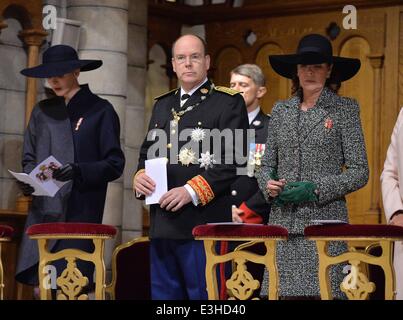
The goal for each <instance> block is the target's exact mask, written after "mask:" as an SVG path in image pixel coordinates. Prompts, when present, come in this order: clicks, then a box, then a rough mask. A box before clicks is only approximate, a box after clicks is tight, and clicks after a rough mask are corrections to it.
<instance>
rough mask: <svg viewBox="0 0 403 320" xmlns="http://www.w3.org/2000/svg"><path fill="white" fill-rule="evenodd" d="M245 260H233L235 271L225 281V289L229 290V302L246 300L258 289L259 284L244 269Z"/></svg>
mask: <svg viewBox="0 0 403 320" xmlns="http://www.w3.org/2000/svg"><path fill="white" fill-rule="evenodd" d="M245 263H246V260H245V259H235V264H236V269H235V271H234V272H233V273H232V275H231V278H230V279H228V280H227V282H226V284H227V288H228V289H230V290H231V293H232V297H233V298H231V299H230V300H235V298H236V299H238V300H247V299H249V298H250V297H251V296H252V294H253V292H254V291H255V290H256V289H258V288H260V283H259V281H258V280H255V279H254V278H253V276H252V275H251V274H250V273H249V272H248V270H247V268H246V265H245Z"/></svg>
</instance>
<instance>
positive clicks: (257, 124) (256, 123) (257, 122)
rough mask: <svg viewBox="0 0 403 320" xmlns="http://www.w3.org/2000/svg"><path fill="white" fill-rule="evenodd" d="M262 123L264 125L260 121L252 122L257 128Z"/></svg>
mask: <svg viewBox="0 0 403 320" xmlns="http://www.w3.org/2000/svg"><path fill="white" fill-rule="evenodd" d="M261 123H262V122H261V121H260V120H255V121H253V122H252V124H253V125H254V126H255V127H257V126H259V125H260V124H261Z"/></svg>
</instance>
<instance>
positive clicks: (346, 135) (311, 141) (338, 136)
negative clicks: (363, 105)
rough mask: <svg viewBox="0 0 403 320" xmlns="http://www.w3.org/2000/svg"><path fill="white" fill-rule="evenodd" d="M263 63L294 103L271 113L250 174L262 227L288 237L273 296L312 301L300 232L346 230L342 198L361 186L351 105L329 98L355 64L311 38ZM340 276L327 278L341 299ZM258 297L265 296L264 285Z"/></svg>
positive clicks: (311, 258) (307, 252)
mask: <svg viewBox="0 0 403 320" xmlns="http://www.w3.org/2000/svg"><path fill="white" fill-rule="evenodd" d="M269 59H270V64H271V66H272V67H273V69H274V70H275V71H276V72H277V73H278V74H280V75H282V76H284V77H286V78H289V79H293V80H294V82H293V83H294V95H293V96H292V97H291V98H290V99H288V100H285V101H279V102H277V103H276V104H275V105H274V107H273V111H272V118H271V122H270V124H269V130H268V132H269V134H268V139H267V146H266V150H267V152H266V153H265V155H264V159H263V162H262V167H261V169H260V170H259V171H258V172H257V174H256V175H257V179H258V182H259V187H260V189H261V190H262V191H263V193H264V195H265V197H266V200H267V201H268V202H269V203H271V204H272V207H271V208H272V209H271V212H270V217H269V224H278V225H282V226H283V227H286V228H287V229H288V231H289V234H290V236H289V240H288V241H280V242H281V243H279V244H278V252H277V256H278V258H277V261H278V267H279V275H280V286H279V290H280V292H279V294H280V296H282V297H284V298H295V297H298V298H308V297H319V295H320V294H319V281H318V258H317V253H316V247H315V244H314V242H313V241H307V240H305V239H304V235H303V234H304V228H305V227H306V226H308V225H310V224H312V223H313V222H312V220H329V219H330V220H343V221H346V222H347V221H348V213H347V206H346V199H345V195H346V194H348V193H350V192H353V191H355V190H357V189H359V188H361V187H363V186H364V185H365V184H366V183H367V181H368V174H369V170H368V162H367V155H366V149H365V143H364V136H363V132H362V127H361V121H360V115H359V106H358V103H357V101H355V100H354V99H351V98H344V97H340V96H338V95H337V94H336V93H335V92H334V91H333V90H332V88H333V86H334V85H335V84H336V87H337V84H338V83H340V82H342V81H345V80H347V79H350V78H351V77H353V76H354V75H355V74H356V73H357V72H358V70H359V68H360V61H359V60H358V59H349V58H341V57H334V56H333V54H332V45H331V43H330V41H329V40H328V39H327V38H325V37H323V36H321V35H318V34H310V35H307V36H305V37H303V38H302V39H301V40H300V42H299V45H298V49H297V53H296V54H291V55H275V56H270V57H269ZM329 250H330V252H333V253H339V252H344V251H345V250H346V246H345V245H344V244H340V243H334V244H332V246H331V247H330V248H329ZM344 276H345V274H343V273H342V266H339V267H334V268H332V270H331V272H330V278H331V280H332V289H333V296H334V297H336V298H343V297H344V294H343V293H342V292H341V291H340V283H341V282H342V280H343V277H344ZM265 280H266V281H268V275H267V273H266V275H265ZM262 295H267V282H265V281H264V283H263V284H262Z"/></svg>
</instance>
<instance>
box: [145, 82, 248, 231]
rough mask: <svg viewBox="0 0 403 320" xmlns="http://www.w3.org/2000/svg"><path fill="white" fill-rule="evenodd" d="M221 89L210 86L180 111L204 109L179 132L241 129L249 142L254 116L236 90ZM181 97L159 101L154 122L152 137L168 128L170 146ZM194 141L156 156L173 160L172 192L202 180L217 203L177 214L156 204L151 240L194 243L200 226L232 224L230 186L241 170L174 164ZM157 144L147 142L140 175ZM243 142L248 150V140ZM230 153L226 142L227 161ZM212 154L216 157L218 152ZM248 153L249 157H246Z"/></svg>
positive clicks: (193, 114) (175, 93)
mask: <svg viewBox="0 0 403 320" xmlns="http://www.w3.org/2000/svg"><path fill="white" fill-rule="evenodd" d="M216 89H217V88H215V89H211V83H210V82H209V81H207V82H206V83H204V84H203V85H202V87H200V88H199V89H198V90H197V91H196V92H195V93H194V94H193V95H192V96H191V97H190V98H189V99H188V101H186V103H185V105H184V106H183V107H182V108H181V109H180V110H184V109H186V108H187V107H188V106H191V105H194V104H195V103H197V102H200V104H199V105H197V106H196V107H195V108H194V109H192V110H191V111H189V112H187V113H185V114H184V115H183V116H182V117H181V119H180V121H179V124H178V128H176V129H177V131H178V132H179V133H181V132H182V130H184V129H190V131H191V130H193V129H195V128H202V129H214V128H215V129H218V130H220V131H222V130H224V129H227V131H230V132H231V133H234V129H237V128H238V129H242V130H241V132H242V135H243V138H245V134H246V132H245V131H246V130H244V129H247V128H248V116H247V113H246V108H245V103H244V100H243V98H242V96H241V95H240V94H238V93H236V92H235V91H233V90H230V89H228V90H224V91H227V92H223V91H219V90H216ZM179 92H180V90H176V91H171V92H170V93H168V94H166V95H164V96H161V97H159V98H157V102H156V103H155V106H154V109H153V113H152V116H151V120H150V125H149V129H148V131H149V133H148V136H149V137H151V138H152V136H153V133H152V130H153V129H155V128H157V129H162V130H163V132H165V133H166V135H168V137H169V141H164V142H165V143H166V144H167V145H168V144H170V143H171V142H173V141H172V136H171V131H172V128H170V122H171V120H172V119H173V116H172V112H171V109H172V108H174V109H175V110H177V111H179V106H180V101H179ZM207 92H209V93H207ZM203 97H204V98H203ZM203 99H204V100H203ZM190 140H191V139H190V137H188V138H187V139H186V141H179V143H178V148H177V150H174V149H175V143H172V145H173V146H172V147H171V148H169V147H167V148H164V150H162V151H161V153H158V154H156V155H155V156H157V157H165V156H166V157H167V158H168V159H169V162H168V165H167V175H168V190H170V189H172V188H175V187H179V186H184V185H185V184H186V183H187V182H188V181H189V180H191V179H192V178H195V177H197V176H198V175H200V176H201V177H202V179H204V181H206V182H207V184H208V186H207V189H209V190H210V191H212V193H213V194H214V196H213V199H212V200H211V199H210V200H211V201H210V202H208V203H207V204H205V205H200V204H199V205H198V206H197V207H196V206H194V205H193V203H188V204H187V205H185V206H184V207H182V208H181V209H180V210H179V211H177V212H168V211H166V210H163V209H161V208H160V206H159V205H158V204H154V205H151V206H150V237H152V238H166V239H192V238H193V237H192V229H193V227H195V226H197V225H200V224H205V223H208V222H223V221H231V213H230V212H228V210H225V208H226V207H228V205H230V201H231V195H230V194H231V193H230V185H231V183H232V182H233V181H234V180H235V179H236V165H235V164H234V162H232V163H230V164H216V165H214V167H213V168H209V169H208V170H205V169H204V168H201V167H200V165H199V164H190V165H189V166H184V165H182V164H181V163H180V162H178V163H177V164H172V162H174V161H177V159H178V153H179V151H180V150H181V148H182V146H184V145H185V143H187V142H189V141H190ZM158 141H160V140H158ZM161 141H162V140H161ZM154 142H155V141H147V138H146V139H145V140H144V142H143V144H142V146H141V149H140V156H139V165H138V170H140V169H143V168H144V161H145V160H146V159H147V152H148V151H149V149H150V147H151V146H152V145H153V144H154ZM199 143H200V142H199ZM227 143H228V142H227ZM242 143H243V144H244V145H245V143H246V141H245V139H244V140H243V141H242ZM200 145H201V143H200V144H199V146H200ZM230 149H231V148H229V145H228V144H227V145H226V144H225V143H222V145H221V156H222V158H223V157H224V151H225V150H227V151H229V150H230ZM205 151H206V150H199V151H198V152H197V153H196V156H195V157H196V159H198V158H199V157H200V154H201V152H205ZM209 151H210V153H213V149H212V148H211V149H209ZM164 153H167V154H164ZM244 153H245V154H246V152H244ZM216 156H217V155H216Z"/></svg>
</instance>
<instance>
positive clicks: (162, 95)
mask: <svg viewBox="0 0 403 320" xmlns="http://www.w3.org/2000/svg"><path fill="white" fill-rule="evenodd" d="M178 90H179V88H175V89H172V90H171V91H168V92H165V93H163V94H161V95H160V96H157V97H155V98H154V100H158V99H160V98H163V97H165V96H168V95H170V94H172V93H175V94H176V92H177V91H178Z"/></svg>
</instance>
